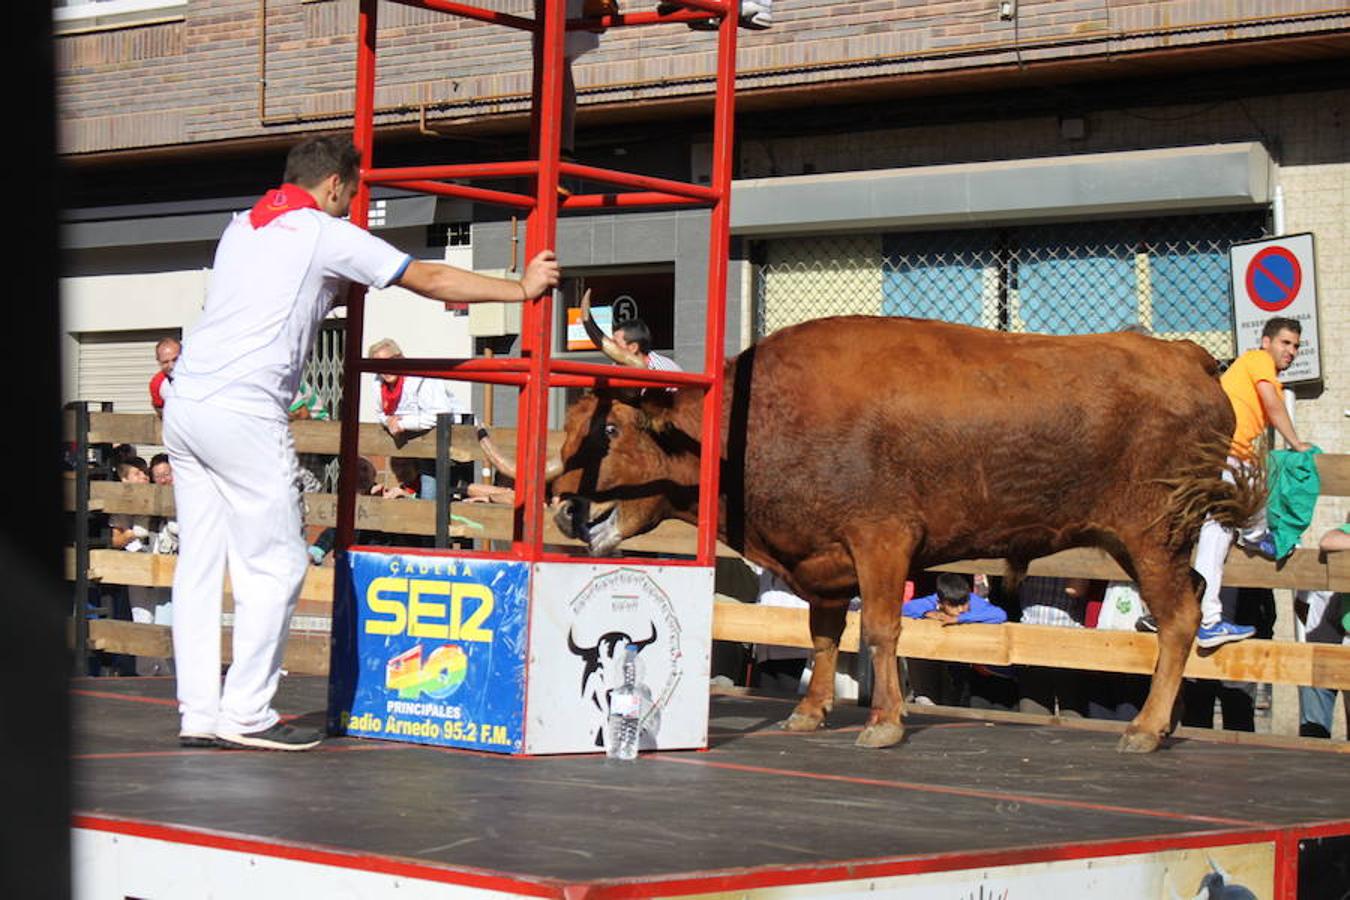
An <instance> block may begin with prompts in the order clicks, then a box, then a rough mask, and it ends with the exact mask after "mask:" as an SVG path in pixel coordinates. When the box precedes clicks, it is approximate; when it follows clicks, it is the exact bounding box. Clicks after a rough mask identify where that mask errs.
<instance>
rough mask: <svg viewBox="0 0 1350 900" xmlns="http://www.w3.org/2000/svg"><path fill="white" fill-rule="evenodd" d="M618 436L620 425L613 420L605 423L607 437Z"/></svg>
mask: <svg viewBox="0 0 1350 900" xmlns="http://www.w3.org/2000/svg"><path fill="white" fill-rule="evenodd" d="M618 436H619V426H618V425H615V424H614V423H613V422H606V423H605V437H607V438H616V437H618Z"/></svg>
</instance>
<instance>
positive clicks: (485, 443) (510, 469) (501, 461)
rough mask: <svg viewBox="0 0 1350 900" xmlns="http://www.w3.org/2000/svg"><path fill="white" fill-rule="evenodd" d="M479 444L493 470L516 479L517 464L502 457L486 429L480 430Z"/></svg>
mask: <svg viewBox="0 0 1350 900" xmlns="http://www.w3.org/2000/svg"><path fill="white" fill-rule="evenodd" d="M478 444H479V446H481V447H482V448H483V456H485V457H487V461H488V462H490V463H491V464H492V466H493V468H495V469H496V470H497V471H498V472H501V473H502V474H503V475H505V476H506V477H507V478H515V477H516V464H515V463H513V462H511V461H510V460H509V459H507V458H506V457H505V456H503V455H502V453H501V451H500V450H498V449H497V445H496V444H494V443H492V438H491V437H489V436H488V433H487V429H486V428H480V429H479V431H478Z"/></svg>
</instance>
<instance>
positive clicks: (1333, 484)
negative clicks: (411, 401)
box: [62, 411, 1350, 497]
mask: <svg viewBox="0 0 1350 900" xmlns="http://www.w3.org/2000/svg"><path fill="white" fill-rule="evenodd" d="M62 423H63V430H62V433H63V435H64V439H65V440H67V441H73V440H75V414H74V413H73V412H70V411H65V412H64V413H63V418H62ZM89 426H90V429H89V430H90V434H89V440H90V442H91V443H108V444H122V443H127V444H157V445H158V444H163V442H164V441H163V438H162V437H161V434H160V420H159V417H158V416H156V415H154V414H152V413H104V412H91V413H90V414H89ZM339 428H340V425H339V423H338V422H334V421H326V422H325V421H317V420H312V419H311V420H300V421H296V422H292V423H291V432H292V434H293V435H294V436H295V444H296V450H297V451H299V452H301V453H323V454H328V455H333V456H336V455H337V452H338V432H339ZM476 431H477V428H476V426H473V425H456V426H454V428H453V431H452V433H451V438H450V444H451V447H453V448H455V449H457V450H458V449H463V450H464V451H465V452H467V453H469V454H472V455H473V457H474V458H475V459H482V454H481V451H480V450H479V449H478V440H477V437H476ZM562 438H563V433H562V432H561V431H550V432H549V436H548V446H549V450H550V452H556V451H557V450H558V448H560V447H561V446H562ZM492 440H493V442H494V443H495V444H496V445H497V446H498V447H499V448H500V449H501V450H502V451H503V452H505V453H507V454H508V455H511V456H514V455H515V450H516V430H515V429H514V428H493V429H492ZM359 446H360V452H361V453H363V454H371V455H375V456H413V457H417V458H419V459H434V458H435V456H436V435H435V433H434V432H433V433H428V434H425V435H422V436H421V437H418V438H416V439H414V440H412V441H410V442H408V443H407V444H405V445H404V446H402V447H400V446H397V445H396V444H395V442H394V441H393V439H392V438H390V437H389V435H388V433H387V432H385V430H384V429H383V428H381V427H380V426H379V425H376V424H370V423H367V424H363V425H361V437H360V442H359ZM1317 469H1318V472H1319V474H1320V475H1321V478H1322V494H1323V495H1325V496H1328V497H1347V496H1350V454H1345V453H1324V454H1321V455H1319V456H1318V457H1317Z"/></svg>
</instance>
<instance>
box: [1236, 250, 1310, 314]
mask: <svg viewBox="0 0 1350 900" xmlns="http://www.w3.org/2000/svg"><path fill="white" fill-rule="evenodd" d="M1302 286H1303V268H1302V267H1301V266H1300V265H1299V264H1298V258H1297V257H1296V256H1294V254H1293V253H1292V252H1290V251H1289V250H1286V249H1285V248H1284V247H1279V246H1276V247H1267V248H1266V249H1264V250H1262V251H1261V252H1260V253H1258V254H1256V255H1255V256H1253V257H1252V260H1251V262H1249V263H1247V296H1248V297H1249V298H1250V299H1251V301H1252V303H1254V304H1256V306H1258V307H1259V308H1261V309H1263V310H1265V311H1266V312H1271V313H1274V312H1279V311H1280V310H1282V309H1284V308H1285V307H1286V306H1288V305H1289V304H1290V303H1293V302H1294V299H1295V298H1296V297H1298V292H1299V289H1300V288H1301V287H1302Z"/></svg>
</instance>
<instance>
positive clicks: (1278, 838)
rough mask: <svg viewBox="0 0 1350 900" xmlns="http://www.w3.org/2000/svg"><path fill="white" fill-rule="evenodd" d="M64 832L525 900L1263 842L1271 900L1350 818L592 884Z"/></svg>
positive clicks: (692, 890)
mask: <svg viewBox="0 0 1350 900" xmlns="http://www.w3.org/2000/svg"><path fill="white" fill-rule="evenodd" d="M71 824H72V827H74V828H77V829H86V830H90V831H99V832H109V833H112V834H121V835H128V836H132V837H140V838H146V839H150V840H156V841H165V842H168V843H175V844H184V845H188V846H196V847H206V848H211V849H217V850H222V851H229V852H234V853H245V854H256V855H260V856H268V857H274V858H278V859H287V860H294V861H297V862H305V863H312V864H316V865H322V866H329V867H333V868H339V869H351V870H357V871H363V872H373V873H379V874H387V875H398V876H401V877H406V878H410V879H417V880H422V881H430V882H436V883H441V884H454V885H459V886H463V887H476V888H482V889H486V890H499V891H514V892H516V893H518V894H523V895H526V896H531V897H557V898H580V897H584V898H586V900H628V898H642V897H679V896H688V895H695V894H708V893H716V892H734V891H745V890H754V889H761V888H774V887H787V886H795V885H810V884H817V885H818V884H826V883H829V882H835V881H839V882H844V881H848V882H856V881H860V880H865V879H871V878H894V877H898V876H905V875H921V874H928V873H936V872H956V871H966V870H972V869H995V868H1002V867H1007V866H1018V865H1028V864H1035V863H1048V862H1061V861H1071V860H1087V859H1102V858H1110V857H1118V856H1130V855H1135V854H1146V853H1156V852H1163V851H1170V850H1195V849H1204V848H1207V847H1223V846H1235V845H1246V844H1262V843H1271V844H1273V845H1274V846H1275V895H1274V896H1275V900H1296V898H1297V895H1298V847H1299V842H1300V841H1303V840H1308V839H1313V838H1325V837H1342V836H1350V820H1341V821H1333V822H1323V823H1317V824H1313V825H1301V826H1291V827H1289V828H1274V829H1271V828H1250V829H1234V830H1229V831H1205V832H1196V833H1183V834H1175V835H1168V836H1165V837H1149V838H1135V839H1126V840H1110V841H1087V842H1082V843H1071V842H1066V843H1061V844H1045V845H1040V846H1035V847H1015V848H1007V849H1000V850H987V851H975V852H961V853H942V854H930V855H925V856H897V857H889V858H875V859H866V858H864V859H851V860H840V861H838V862H832V863H829V864H826V865H804V866H763V867H757V868H753V869H737V870H723V871H709V872H695V873H693V874H682V875H679V876H676V877H671V878H662V877H655V878H641V879H619V880H614V881H605V882H594V883H563V882H558V881H549V880H546V879H523V878H519V877H515V876H511V875H507V874H504V873H500V872H491V871H483V870H475V869H470V868H465V867H450V866H438V865H434V864H429V863H425V862H420V861H417V860H411V859H406V858H403V857H396V856H383V855H379V854H372V853H361V852H357V851H350V850H343V849H339V848H334V847H324V846H316V845H307V844H297V843H290V842H282V841H275V840H267V839H264V838H260V837H255V836H245V835H236V834H231V833H228V832H217V831H208V830H204V829H195V828H186V827H182V826H175V825H164V824H160V823H156V822H146V821H141V820H136V819H126V818H113V817H107V816H98V815H88V814H76V815H75V816H74V817H73V820H72V822H71Z"/></svg>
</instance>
